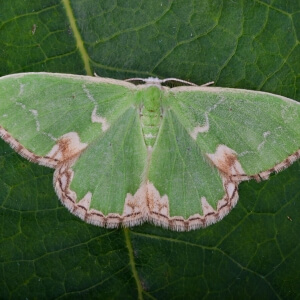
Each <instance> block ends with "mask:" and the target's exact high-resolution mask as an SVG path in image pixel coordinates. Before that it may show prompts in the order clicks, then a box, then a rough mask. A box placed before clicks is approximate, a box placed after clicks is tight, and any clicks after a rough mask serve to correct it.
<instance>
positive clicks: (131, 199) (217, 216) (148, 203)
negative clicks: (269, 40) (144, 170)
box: [54, 149, 300, 231]
mask: <svg viewBox="0 0 300 300" xmlns="http://www.w3.org/2000/svg"><path fill="white" fill-rule="evenodd" d="M299 158H300V149H299V150H298V151H296V152H295V153H293V154H292V155H290V156H289V157H288V158H286V159H285V160H284V161H283V162H280V163H278V164H276V165H275V166H274V167H273V168H271V169H269V170H266V171H263V172H260V173H258V174H256V175H251V176H247V175H243V174H237V175H231V176H227V175H225V174H223V173H222V172H220V175H221V178H222V180H223V187H224V191H225V195H224V197H223V198H222V199H221V200H219V201H218V204H217V209H216V210H214V209H213V208H212V207H211V206H210V205H209V204H208V202H207V201H206V199H205V197H202V198H201V202H202V210H203V212H204V214H203V215H200V214H194V215H191V216H190V217H189V218H188V219H184V218H183V217H182V216H172V217H170V215H169V207H168V197H167V195H163V196H161V195H160V194H159V192H158V190H157V189H156V188H155V187H154V185H153V184H152V183H151V182H147V183H144V184H142V185H141V186H140V188H139V189H138V190H137V192H136V193H135V194H134V195H131V194H127V197H126V199H125V204H124V210H123V214H122V215H120V214H116V213H109V214H107V215H105V214H103V213H102V212H101V211H98V210H95V209H89V207H90V201H91V197H92V194H91V192H88V193H87V194H86V195H85V196H84V197H83V199H81V200H80V201H77V196H76V193H75V192H73V191H71V190H70V189H69V186H70V183H71V181H72V178H73V171H72V169H71V168H69V167H68V166H62V167H60V168H58V169H57V170H56V171H55V173H54V186H55V190H56V193H57V194H58V196H59V198H60V199H61V201H62V203H63V205H64V206H65V207H67V208H68V209H69V211H70V212H72V213H73V214H74V215H76V216H78V217H79V218H80V219H82V220H84V221H85V222H87V223H91V224H93V225H96V226H101V227H107V228H117V227H119V226H124V227H132V226H136V225H141V224H142V223H144V222H151V223H153V224H154V225H159V226H161V227H164V228H167V229H171V230H176V231H190V230H194V229H198V228H204V227H207V226H209V225H211V224H214V223H216V222H218V221H220V220H221V219H223V218H224V217H225V216H226V215H227V214H228V213H229V212H230V211H231V209H232V208H233V207H234V206H235V205H236V204H237V201H238V198H239V196H238V185H239V183H240V182H242V181H245V180H250V179H256V180H257V181H261V180H265V179H268V178H269V175H270V174H271V173H274V172H279V171H281V170H283V169H285V168H287V167H288V166H290V165H291V164H292V163H293V162H295V161H296V160H297V159H299ZM142 195H147V199H146V198H145V197H144V198H143V196H142ZM137 203H139V204H137Z"/></svg>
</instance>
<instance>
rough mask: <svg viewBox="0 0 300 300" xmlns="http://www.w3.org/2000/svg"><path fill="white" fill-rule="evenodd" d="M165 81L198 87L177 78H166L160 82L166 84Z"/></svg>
mask: <svg viewBox="0 0 300 300" xmlns="http://www.w3.org/2000/svg"><path fill="white" fill-rule="evenodd" d="M167 81H176V82H181V83H185V84H187V85H193V86H198V85H197V84H195V83H192V82H189V81H186V80H182V79H178V78H166V79H163V80H161V83H164V82H167Z"/></svg>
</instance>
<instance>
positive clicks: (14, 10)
mask: <svg viewBox="0 0 300 300" xmlns="http://www.w3.org/2000/svg"><path fill="white" fill-rule="evenodd" d="M68 5H70V7H68ZM65 8H67V9H65ZM68 8H70V9H68ZM299 9H300V8H299V5H298V4H297V3H296V2H294V1H290V2H284V3H283V2H282V1H275V2H273V3H269V2H267V1H261V2H254V1H236V2H232V1H226V2H221V1H204V2H203V3H202V5H201V6H198V5H194V3H192V2H191V1H190V2H189V1H185V3H181V2H180V1H160V2H156V1H145V2H144V3H143V2H142V3H140V2H139V1H137V2H135V1H130V2H128V1H124V2H121V1H118V2H116V1H99V2H97V3H95V2H93V1H90V0H89V1H71V2H69V1H63V2H60V1H42V2H39V1H17V0H16V1H13V2H11V1H5V2H3V3H2V4H1V13H0V28H1V30H0V44H1V51H2V52H1V56H0V73H1V75H7V74H11V73H17V72H28V71H35V72H36V71H47V72H63V73H74V74H89V75H92V72H93V71H95V72H96V73H97V74H98V75H100V76H107V77H111V78H121V79H124V78H129V77H135V76H139V77H148V76H151V75H152V76H159V77H161V78H166V77H178V78H182V79H187V80H190V81H192V82H195V83H197V84H202V83H206V82H209V81H211V80H214V81H215V82H216V85H217V86H223V87H225V86H226V87H240V88H247V89H258V90H264V91H268V92H272V93H275V94H280V95H283V96H286V97H289V98H292V99H295V100H298V101H299V100H300V94H299V90H300V86H299V79H298V78H299V70H300V48H299V37H300V33H299V29H298V28H299V26H297V25H298V23H299V21H298V19H299V11H300V10H299ZM70 12H71V18H70V14H69V13H70ZM74 21H75V23H74ZM72 24H73V25H74V24H75V25H76V27H73V25H72ZM34 25H36V29H35V30H33V29H34V28H35V26H34ZM76 28H77V31H76V30H75V29H76ZM33 32H34V33H33ZM0 153H1V154H0V168H1V170H0V176H1V177H0V194H1V196H0V203H1V212H0V221H1V226H0V260H1V272H0V289H1V292H2V297H3V298H21V297H24V296H26V297H28V298H33V297H38V298H46V297H49V296H51V297H52V298H58V297H60V298H74V297H85V296H89V297H91V298H92V297H93V296H94V297H96V296H99V295H101V296H102V297H103V299H105V298H122V297H124V295H127V296H128V298H134V299H136V298H137V297H139V298H144V299H153V298H161V297H163V296H165V295H167V296H168V297H170V298H172V297H173V298H175V297H178V298H183V297H191V298H192V297H195V295H196V296H197V297H199V298H201V297H204V298H205V299H208V298H214V299H215V298H218V297H219V298H221V297H222V298H223V299H224V298H227V299H230V298H232V299H234V298H237V297H240V298H255V297H259V298H262V297H265V298H266V299H270V298H297V297H299V294H300V290H299V284H298V282H299V278H300V273H299V269H300V268H299V267H300V261H299V233H300V223H299V218H298V215H299V213H298V212H299V211H300V206H299V205H300V201H299V200H300V198H299V197H300V193H299V180H300V172H299V170H300V165H299V163H295V164H294V165H293V166H291V167H290V168H289V169H287V170H285V171H283V172H281V173H280V174H278V175H274V176H272V177H271V179H270V180H269V181H266V182H262V183H256V182H249V183H247V182H245V183H243V184H241V185H240V190H239V193H240V200H239V203H238V205H237V206H236V208H235V209H234V210H233V211H232V212H231V214H230V215H228V216H227V217H226V218H225V219H224V220H223V221H222V222H220V223H218V224H216V225H213V226H211V227H208V228H207V229H205V230H197V231H194V232H189V233H174V232H170V231H166V230H163V229H160V228H156V227H154V226H152V225H143V226H141V227H138V228H135V229H134V230H107V229H99V228H98V227H94V226H92V225H87V224H84V223H83V222H81V221H80V220H78V219H77V218H76V217H73V216H72V215H71V214H70V213H69V212H68V211H67V210H66V209H65V208H64V207H62V206H61V204H60V202H59V200H58V199H57V197H56V195H55V193H54V192H53V187H52V177H53V172H52V170H51V169H48V168H45V167H40V166H37V165H35V164H31V163H29V162H27V161H25V160H23V159H22V158H20V157H19V156H18V155H17V154H15V153H14V152H13V150H11V149H10V147H9V146H8V145H6V144H5V143H4V142H2V141H1V142H0Z"/></svg>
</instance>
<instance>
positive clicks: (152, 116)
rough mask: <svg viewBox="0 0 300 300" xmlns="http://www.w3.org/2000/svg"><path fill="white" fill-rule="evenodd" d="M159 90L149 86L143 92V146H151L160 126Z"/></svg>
mask: <svg viewBox="0 0 300 300" xmlns="http://www.w3.org/2000/svg"><path fill="white" fill-rule="evenodd" d="M161 92H162V91H161V90H160V89H159V88H158V87H156V86H151V87H149V88H147V89H146V90H144V95H143V99H142V105H141V124H142V130H143V135H144V140H145V144H146V145H147V146H151V147H152V146H153V145H154V143H155V141H156V138H157V135H158V131H159V128H160V124H161Z"/></svg>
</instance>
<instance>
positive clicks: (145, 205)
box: [0, 73, 300, 231]
mask: <svg viewBox="0 0 300 300" xmlns="http://www.w3.org/2000/svg"><path fill="white" fill-rule="evenodd" d="M143 81H144V84H140V85H134V84H132V83H130V82H126V81H119V80H114V79H106V78H99V77H89V76H77V75H67V74H54V73H53V74H52V73H23V74H15V75H9V76H4V77H2V78H0V99H1V100H0V136H1V137H2V139H4V140H5V141H6V142H7V143H9V144H10V145H11V146H12V147H13V148H14V149H15V150H16V151H17V152H18V153H19V154H21V155H22V156H24V157H25V158H27V159H29V160H30V161H33V162H36V163H38V164H41V165H44V166H48V167H51V168H54V169H55V173H54V187H55V190H56V193H57V195H58V197H59V198H60V200H61V201H62V203H63V204H64V205H65V206H66V207H67V208H68V209H69V210H70V211H71V212H72V213H73V214H75V215H77V216H79V217H80V218H81V219H83V220H84V221H86V222H88V223H92V224H95V225H98V226H103V227H109V228H114V227H117V226H119V225H123V226H134V225H137V224H141V223H143V222H144V221H150V222H152V223H154V224H156V225H160V226H163V227H166V228H170V229H172V230H179V231H187V230H191V229H196V228H200V227H205V226H208V225H210V224H212V223H215V222H217V221H219V220H221V219H222V218H223V217H224V216H225V215H226V214H228V213H229V211H230V210H231V209H232V208H233V207H234V206H235V205H236V203H237V201H238V184H239V183H240V182H241V181H244V180H250V179H256V180H257V181H260V180H263V179H267V178H268V177H269V175H270V174H271V173H272V172H278V171H280V170H282V169H284V168H286V167H288V166H289V165H291V164H292V163H293V162H294V161H295V160H297V159H299V157H300V103H298V102H296V101H293V100H291V99H288V98H285V97H282V96H277V95H272V94H269V93H264V92H257V91H248V90H241V89H228V88H216V87H205V86H181V87H175V88H169V87H165V86H163V84H162V83H163V82H164V81H161V80H159V79H156V78H148V79H145V80H143Z"/></svg>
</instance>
